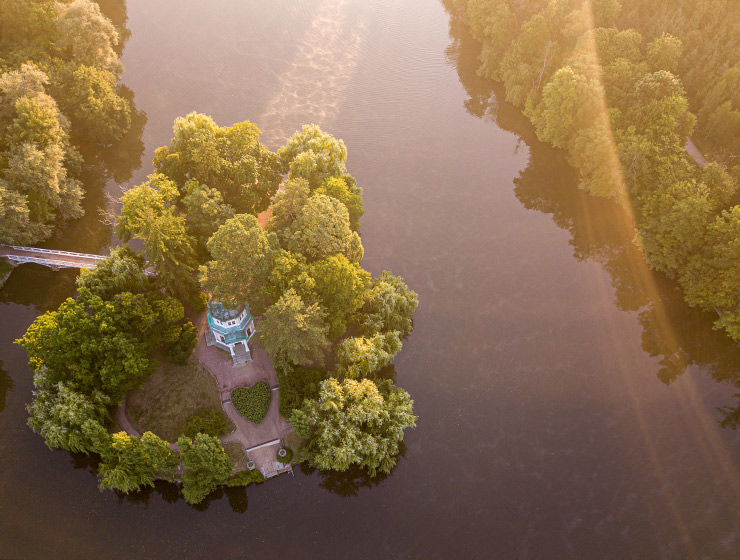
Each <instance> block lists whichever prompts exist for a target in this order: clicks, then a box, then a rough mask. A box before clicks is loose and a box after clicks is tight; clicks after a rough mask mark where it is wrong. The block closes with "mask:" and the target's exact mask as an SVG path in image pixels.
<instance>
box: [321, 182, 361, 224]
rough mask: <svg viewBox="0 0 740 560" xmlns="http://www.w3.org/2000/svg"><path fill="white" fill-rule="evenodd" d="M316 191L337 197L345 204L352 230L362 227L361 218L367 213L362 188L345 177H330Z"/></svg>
mask: <svg viewBox="0 0 740 560" xmlns="http://www.w3.org/2000/svg"><path fill="white" fill-rule="evenodd" d="M315 192H316V194H325V195H327V196H330V197H332V198H336V199H337V200H338V201H339V202H341V203H342V204H344V205H345V206H346V207H347V211H348V213H349V227H350V228H351V229H352V231H357V230H358V229H360V218H361V217H362V215H363V214H364V213H365V210H364V209H363V207H362V189H361V188H359V187H357V186H350V185H348V184H347V179H345V178H341V177H329V178H328V179H326V180H325V181H324V182H323V183H322V185H321V186H320V187H319V188H318V189H316V191H315Z"/></svg>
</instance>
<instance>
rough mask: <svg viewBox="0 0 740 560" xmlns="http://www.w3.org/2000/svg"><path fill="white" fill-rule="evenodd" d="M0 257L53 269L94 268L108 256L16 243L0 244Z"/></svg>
mask: <svg viewBox="0 0 740 560" xmlns="http://www.w3.org/2000/svg"><path fill="white" fill-rule="evenodd" d="M0 257H4V258H6V259H7V260H8V261H10V262H11V263H15V264H24V263H35V264H41V265H44V266H48V267H51V268H53V269H54V270H59V269H60V268H95V267H96V266H97V265H98V263H99V262H100V261H104V260H105V259H107V258H108V257H107V256H103V255H91V254H88V253H73V252H72V251H57V250H56V249H39V248H38V247H20V246H18V245H0Z"/></svg>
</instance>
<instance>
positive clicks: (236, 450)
mask: <svg viewBox="0 0 740 560" xmlns="http://www.w3.org/2000/svg"><path fill="white" fill-rule="evenodd" d="M224 451H226V454H227V455H228V456H229V459H231V460H232V461H234V470H232V471H231V474H236V473H238V472H241V471H246V470H247V455H246V453H244V449H242V446H241V444H240V443H227V444H226V445H224Z"/></svg>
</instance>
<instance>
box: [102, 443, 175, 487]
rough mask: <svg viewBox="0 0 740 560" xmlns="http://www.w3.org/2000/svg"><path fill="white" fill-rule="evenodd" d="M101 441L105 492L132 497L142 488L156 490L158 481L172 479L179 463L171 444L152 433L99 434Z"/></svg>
mask: <svg viewBox="0 0 740 560" xmlns="http://www.w3.org/2000/svg"><path fill="white" fill-rule="evenodd" d="M106 436H107V437H106ZM98 438H99V441H100V442H101V444H99V451H98V452H99V453H100V455H101V457H102V461H101V463H100V465H99V466H98V477H99V478H100V489H101V490H102V489H106V488H107V489H108V490H118V491H120V492H123V493H124V494H128V493H130V492H135V491H137V490H139V489H140V488H141V487H142V486H151V487H153V486H154V480H155V478H170V477H171V476H172V474H173V473H174V471H175V468H176V467H177V465H178V463H179V458H178V456H177V454H176V453H175V452H173V451H172V449H170V445H169V443H167V442H166V441H164V440H163V439H160V438H159V437H157V436H156V435H155V434H153V433H152V432H144V434H143V435H142V436H141V437H136V436H131V435H129V434H127V433H126V432H117V433H115V434H112V435H111V434H108V433H107V432H106V433H99V435H98Z"/></svg>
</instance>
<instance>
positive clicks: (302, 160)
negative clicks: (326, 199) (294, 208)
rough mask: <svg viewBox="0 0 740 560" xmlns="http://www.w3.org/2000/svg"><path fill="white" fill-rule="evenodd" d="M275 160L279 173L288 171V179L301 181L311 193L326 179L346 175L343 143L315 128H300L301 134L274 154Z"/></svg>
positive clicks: (297, 134) (345, 152) (305, 126)
mask: <svg viewBox="0 0 740 560" xmlns="http://www.w3.org/2000/svg"><path fill="white" fill-rule="evenodd" d="M278 156H279V157H280V160H281V162H282V164H283V169H287V170H289V171H290V178H291V179H294V180H295V179H298V178H301V179H305V180H306V181H308V183H309V185H310V186H311V188H312V189H315V188H317V187H319V186H320V185H321V184H322V183H323V182H324V181H325V180H326V179H327V178H328V177H342V176H343V175H344V174H345V173H346V171H347V168H346V167H345V162H346V161H347V147H346V146H345V145H344V142H342V141H341V140H338V139H337V138H334V137H333V136H332V135H331V134H329V133H327V132H324V131H323V130H321V129H320V128H319V127H318V126H317V125H315V124H306V125H303V128H302V129H301V131H300V132H296V133H295V134H294V135H293V136H291V137H290V139H289V140H288V142H287V143H286V144H285V146H283V147H282V148H280V149H279V150H278Z"/></svg>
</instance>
